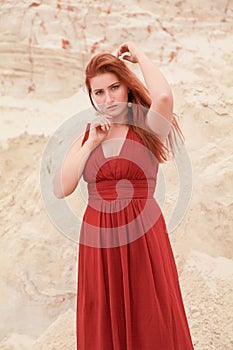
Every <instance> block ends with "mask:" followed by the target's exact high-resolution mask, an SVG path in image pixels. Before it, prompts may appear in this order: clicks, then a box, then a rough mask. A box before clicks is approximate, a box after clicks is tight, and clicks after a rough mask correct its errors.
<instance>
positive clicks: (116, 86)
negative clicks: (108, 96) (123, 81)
mask: <svg viewBox="0 0 233 350" xmlns="http://www.w3.org/2000/svg"><path fill="white" fill-rule="evenodd" d="M119 86H120V85H113V86H112V90H117V89H118V88H119Z"/></svg>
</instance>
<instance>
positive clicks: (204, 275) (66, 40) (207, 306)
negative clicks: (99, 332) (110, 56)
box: [0, 0, 233, 350]
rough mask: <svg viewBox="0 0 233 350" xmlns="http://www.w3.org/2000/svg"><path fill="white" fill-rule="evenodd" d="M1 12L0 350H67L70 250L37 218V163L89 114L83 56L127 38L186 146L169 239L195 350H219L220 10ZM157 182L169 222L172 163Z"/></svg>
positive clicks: (224, 223) (228, 275)
mask: <svg viewBox="0 0 233 350" xmlns="http://www.w3.org/2000/svg"><path fill="white" fill-rule="evenodd" d="M0 4H1V17H2V18H1V20H2V21H1V24H0V28H1V31H0V32H1V34H0V36H1V45H0V55H1V58H2V59H1V60H0V61H1V63H0V72H1V96H0V108H1V109H0V113H1V114H0V180H1V193H0V209H1V210H0V219H1V220H0V239H1V244H0V267H1V269H0V275H1V279H0V281H1V282H0V313H1V319H0V348H1V349H2V350H27V349H30V350H31V349H33V350H39V349H40V350H50V349H51V350H52V349H53V350H61V349H66V350H74V349H75V302H76V278H77V276H76V271H77V251H78V246H77V244H76V243H75V242H74V241H73V240H71V239H69V238H67V237H66V236H64V235H63V234H61V233H60V232H59V231H58V230H57V229H56V227H55V226H54V225H53V224H52V222H51V220H50V219H49V217H48V215H47V212H46V209H45V206H44V202H43V200H42V197H41V190H40V170H41V168H40V167H41V161H42V158H43V155H44V151H45V149H46V146H47V145H48V142H49V140H51V137H52V135H54V133H55V131H56V130H57V128H58V127H60V126H61V125H62V123H63V122H64V121H66V120H68V119H69V118H70V117H72V116H73V115H75V114H76V113H78V114H79V113H80V112H81V111H84V110H86V109H87V108H89V102H88V99H87V95H86V94H85V92H84V90H83V83H84V81H83V69H84V66H85V64H86V62H87V60H88V59H89V57H90V55H91V54H92V53H94V52H100V51H103V50H109V51H110V52H112V51H114V50H115V49H116V47H117V45H118V44H120V43H121V42H122V41H125V40H128V39H130V40H135V41H136V42H138V43H139V44H141V46H142V47H143V49H144V50H145V52H146V53H147V54H148V55H149V56H150V57H151V58H152V59H153V60H154V62H155V63H157V64H158V65H159V66H160V67H161V69H162V70H163V71H164V73H165V74H166V76H167V78H168V80H169V81H170V83H171V85H172V88H173V92H174V97H175V111H176V112H177V114H178V115H179V116H180V125H181V128H182V130H183V132H184V134H185V138H186V150H187V152H188V157H189V160H190V164H191V169H192V191H191V199H190V202H189V204H188V206H187V208H186V209H187V210H186V212H185V214H184V215H183V219H182V221H181V222H180V224H179V225H177V227H176V228H175V229H174V230H173V231H172V233H171V234H170V239H171V243H172V246H173V251H174V254H175V258H176V261H177V266H178V271H179V276H180V283H181V288H182V292H183V297H184V303H185V308H186V312H187V317H188V320H189V324H190V329H191V333H192V338H193V342H194V345H195V350H212V349H213V350H231V349H232V348H233V336H232V334H233V332H232V324H233V316H232V315H233V249H232V248H233V239H232V233H233V216H232V209H233V193H232V187H233V155H232V143H233V141H232V140H233V137H232V136H233V133H232V125H233V119H232V116H233V103H232V96H233V89H232V86H233V68H232V67H233V55H232V49H231V47H232V42H233V25H232V23H233V21H232V19H233V7H232V6H231V5H230V2H229V1H220V0H218V1H217V0H216V1H206V2H205V3H203V2H201V1H198V2H196V3H195V4H192V2H191V1H188V0H186V1H178V2H176V3H175V2H174V3H173V2H171V1H164V2H163V4H162V5H159V4H156V3H154V2H151V1H146V0H143V1H136V0H135V1H133V0H131V1H129V2H127V3H124V2H123V1H119V2H114V1H112V3H111V2H105V1H99V2H96V1H93V0H90V1H87V0H86V1H82V3H81V4H76V2H72V1H69V2H64V1H57V2H55V1H51V2H46V1H42V2H39V1H38V2H37V1H35V2H30V1H25V2H23V4H18V5H16V4H15V3H14V2H13V1H9V0H8V1H1V2H0ZM97 14H98V16H97ZM134 69H135V72H136V73H138V74H139V75H140V72H139V71H138V70H137V68H136V67H134ZM80 115H81V114H80ZM162 171H163V174H164V177H165V179H166V186H167V187H166V201H165V203H164V207H163V211H164V215H165V218H166V221H167V222H169V220H170V216H171V212H172V208H174V205H175V202H176V199H177V188H178V186H179V185H181V186H182V184H179V181H180V179H179V176H178V175H177V170H176V167H175V164H174V163H170V164H166V165H163V166H162ZM68 203H69V204H70V206H71V207H72V208H74V211H75V210H76V211H77V213H80V212H82V210H83V208H84V202H83V200H82V199H81V198H80V193H78V191H77V193H75V194H74V195H72V196H71V198H70V199H69V200H68Z"/></svg>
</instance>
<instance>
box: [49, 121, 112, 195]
mask: <svg viewBox="0 0 233 350" xmlns="http://www.w3.org/2000/svg"><path fill="white" fill-rule="evenodd" d="M109 127H110V124H109V122H108V121H107V120H106V119H105V118H102V119H101V120H100V119H99V120H97V121H93V124H92V127H90V130H89V137H88V139H87V140H86V141H85V143H84V144H83V145H82V140H83V138H82V137H80V138H78V139H77V141H75V142H74V143H73V145H72V146H71V148H70V149H69V151H68V153H67V155H66V156H65V159H64V161H63V163H62V166H61V169H60V170H59V171H58V172H57V173H56V174H55V176H54V178H53V192H54V194H55V196H56V197H57V198H64V197H66V196H69V195H70V194H71V193H73V192H74V190H75V189H76V187H77V186H78V183H79V180H80V178H81V176H82V173H83V170H84V167H85V164H86V161H87V159H88V157H89V155H90V153H91V152H92V151H93V150H94V149H95V148H96V147H97V146H98V145H99V144H100V143H101V142H102V141H103V140H104V138H105V137H106V135H107V133H108V130H109Z"/></svg>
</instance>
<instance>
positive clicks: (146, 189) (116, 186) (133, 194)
mask: <svg viewBox="0 0 233 350" xmlns="http://www.w3.org/2000/svg"><path fill="white" fill-rule="evenodd" d="M155 184H156V181H155V180H154V179H142V180H127V179H120V180H103V181H97V182H95V183H88V195H89V200H98V199H99V200H116V199H117V200H119V199H137V198H142V199H147V198H154V197H153V195H154V191H155Z"/></svg>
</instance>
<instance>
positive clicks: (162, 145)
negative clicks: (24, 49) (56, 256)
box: [54, 42, 193, 350]
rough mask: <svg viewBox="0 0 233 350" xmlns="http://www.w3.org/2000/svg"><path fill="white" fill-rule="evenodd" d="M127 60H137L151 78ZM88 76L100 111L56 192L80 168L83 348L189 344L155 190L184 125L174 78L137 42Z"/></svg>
mask: <svg viewBox="0 0 233 350" xmlns="http://www.w3.org/2000/svg"><path fill="white" fill-rule="evenodd" d="M124 60H127V61H129V62H131V63H138V64H139V66H140V68H141V71H142V74H143V78H144V81H145V85H146V86H145V85H144V84H143V83H142V82H141V81H140V80H139V79H138V78H137V77H136V76H135V74H134V73H133V72H132V71H131V70H130V69H129V68H128V66H127V65H126V64H125V62H124ZM86 86H87V89H88V92H89V96H90V100H91V102H92V104H93V107H94V108H95V109H96V110H97V111H98V112H99V116H98V117H97V118H96V119H95V120H94V121H93V122H92V123H90V124H89V125H88V127H87V129H86V133H85V136H84V138H80V139H78V140H77V142H75V143H74V144H73V146H72V148H71V149H70V150H69V152H68V154H67V156H66V158H65V160H64V163H63V166H62V169H61V172H60V175H59V178H56V179H55V181H54V192H55V194H56V196H57V197H60V198H62V197H64V196H68V195H69V194H71V193H72V192H73V191H74V190H75V188H76V187H77V185H78V183H79V180H80V177H81V176H83V178H84V180H85V181H86V182H87V184H88V194H89V197H88V205H87V207H86V211H85V214H84V217H83V224H82V228H81V233H80V245H79V259H78V295H77V349H78V350H155V349H158V350H191V349H193V345H192V340H191V336H190V331H189V327H188V323H187V319H186V315H185V310H184V306H183V300H182V296H181V292H180V286H179V281H178V274H177V269H176V265H175V261H174V257H173V253H172V249H171V245H170V242H169V237H168V234H167V229H166V224H165V221H164V218H163V215H162V212H161V210H160V208H159V206H158V204H157V202H156V200H155V199H154V197H153V194H154V191H155V186H156V176H157V171H158V166H159V163H162V162H164V161H166V160H168V159H169V157H170V155H174V147H175V143H176V141H177V139H176V137H177V138H180V139H182V133H181V131H180V129H179V126H178V124H177V121H176V118H175V116H174V113H173V97H172V92H171V88H170V86H169V84H168V82H167V80H166V79H165V77H164V76H163V74H162V73H161V72H160V70H159V69H158V68H156V67H155V66H154V64H153V63H152V62H151V61H150V59H149V58H148V57H147V56H146V55H145V54H144V53H143V52H142V51H141V50H140V49H139V48H138V47H137V46H136V45H135V44H134V43H132V42H127V43H123V44H122V45H121V46H120V47H119V50H118V52H117V55H116V56H114V55H112V54H107V53H106V54H98V55H96V56H94V57H93V58H92V59H91V61H90V62H89V64H88V65H87V68H86Z"/></svg>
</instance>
